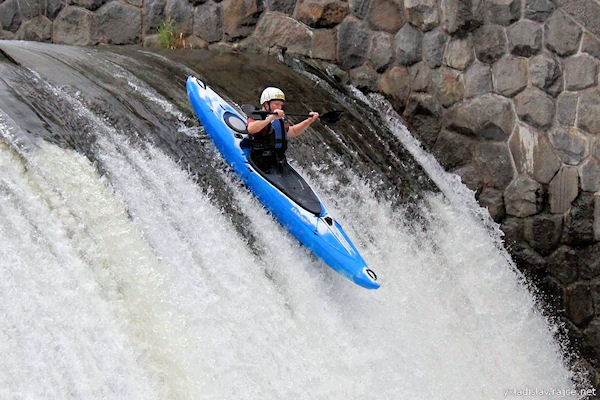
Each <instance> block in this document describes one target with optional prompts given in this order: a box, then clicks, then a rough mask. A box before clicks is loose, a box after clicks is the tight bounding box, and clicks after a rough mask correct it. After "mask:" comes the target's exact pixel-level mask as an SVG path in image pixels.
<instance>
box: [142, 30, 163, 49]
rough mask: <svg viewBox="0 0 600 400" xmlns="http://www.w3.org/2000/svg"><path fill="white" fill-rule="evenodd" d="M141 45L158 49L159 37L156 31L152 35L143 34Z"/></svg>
mask: <svg viewBox="0 0 600 400" xmlns="http://www.w3.org/2000/svg"><path fill="white" fill-rule="evenodd" d="M142 46H144V47H149V48H152V49H158V48H160V37H159V36H158V33H156V34H154V35H146V36H144V40H143V42H142Z"/></svg>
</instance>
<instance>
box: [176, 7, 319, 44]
mask: <svg viewBox="0 0 600 400" xmlns="http://www.w3.org/2000/svg"><path fill="white" fill-rule="evenodd" d="M172 1H176V0H167V9H166V10H167V15H170V14H169V13H170V11H169V10H170V8H169V5H170V3H171V2H172ZM177 1H179V0H177ZM181 1H187V0H181ZM188 4H189V3H188ZM221 7H222V10H223V34H224V36H225V39H226V40H227V41H230V42H235V41H238V40H241V39H243V38H246V37H248V36H250V35H251V34H252V33H255V34H256V30H255V28H256V29H258V26H257V23H258V19H259V16H260V15H261V13H262V11H263V2H262V1H258V0H223V2H222V3H221ZM181 9H182V10H183V9H185V8H184V7H182V8H181ZM275 14H276V13H273V12H270V13H268V14H265V19H269V20H270V21H265V23H264V24H262V27H263V28H266V27H270V28H271V30H274V31H279V30H280V29H277V28H274V27H273V26H272V21H273V20H280V21H285V24H286V25H285V26H287V27H290V28H293V29H294V32H289V33H288V32H285V31H281V33H282V34H284V35H285V36H286V37H287V38H288V39H281V41H286V40H289V36H293V35H296V34H297V33H298V32H299V31H304V30H308V27H306V25H304V24H301V25H302V27H299V26H297V25H295V24H292V23H291V22H290V21H288V20H284V19H283V18H289V17H288V16H286V15H281V14H279V16H280V18H277V17H273V15H275ZM186 15H189V14H186ZM186 21H187V20H186ZM296 24H300V23H299V22H298V21H296ZM255 36H256V35H255ZM301 36H302V35H301ZM259 39H260V38H259ZM269 41H271V42H273V41H276V40H275V39H274V37H273V36H271V37H270V39H269V40H259V42H263V43H264V42H269ZM284 47H285V46H284ZM293 48H294V51H292V52H291V53H295V54H302V55H308V52H309V51H310V38H308V39H307V38H305V37H302V43H298V44H297V45H295V46H293ZM289 50H290V48H288V51H289Z"/></svg>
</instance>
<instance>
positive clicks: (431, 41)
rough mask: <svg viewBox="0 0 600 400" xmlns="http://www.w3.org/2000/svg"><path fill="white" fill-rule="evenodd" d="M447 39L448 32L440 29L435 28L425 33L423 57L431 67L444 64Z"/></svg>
mask: <svg viewBox="0 0 600 400" xmlns="http://www.w3.org/2000/svg"><path fill="white" fill-rule="evenodd" d="M447 40H448V38H447V36H446V34H444V33H443V32H442V31H440V30H438V29H434V30H432V31H429V32H427V33H425V34H424V35H423V59H424V60H425V61H426V62H427V64H428V65H429V66H430V67H431V68H437V67H439V66H440V65H442V58H443V56H444V48H445V47H446V41H447Z"/></svg>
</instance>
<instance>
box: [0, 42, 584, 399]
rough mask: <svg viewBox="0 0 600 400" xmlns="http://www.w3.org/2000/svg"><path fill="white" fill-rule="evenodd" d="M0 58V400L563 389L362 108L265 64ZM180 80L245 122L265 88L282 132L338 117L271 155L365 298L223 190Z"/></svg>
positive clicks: (499, 254) (45, 54)
mask: <svg viewBox="0 0 600 400" xmlns="http://www.w3.org/2000/svg"><path fill="white" fill-rule="evenodd" d="M0 49H2V51H3V52H4V55H3V56H0V71H1V73H0V138H1V139H0V171H1V173H0V243H1V245H0V271H1V273H2V276H3V279H2V280H0V311H1V313H2V319H0V348H1V350H2V354H3V357H2V360H1V361H0V397H1V398H25V399H33V398H90V399H91V398H115V399H122V398H132V399H133V398H136V399H142V398H143V399H153V398H156V399H165V398H173V399H183V398H193V399H284V398H288V399H342V398H346V399H399V398H406V399H483V398H485V399H502V398H507V397H510V396H512V395H517V393H519V392H518V391H519V390H525V389H529V390H548V391H550V390H573V389H575V388H576V383H575V382H576V381H577V379H578V378H579V377H578V375H577V373H575V372H573V371H571V370H569V368H567V367H566V366H565V365H566V360H567V359H568V358H569V356H570V355H569V354H565V353H564V352H563V351H562V350H561V346H560V344H559V343H558V342H557V341H556V340H555V339H554V337H553V333H554V331H555V327H554V326H553V325H551V324H550V323H548V322H547V321H546V319H545V318H544V317H543V316H542V315H541V313H540V312H539V308H538V306H537V305H536V303H535V298H534V296H533V295H532V294H531V293H530V292H529V290H528V289H527V287H526V286H525V285H524V284H523V283H522V280H521V277H520V276H519V274H518V273H517V272H515V271H514V268H513V267H512V264H511V262H510V260H509V259H508V258H507V255H506V252H505V251H504V250H503V249H502V247H501V245H500V242H499V240H498V237H497V232H496V231H495V228H494V226H493V224H490V223H489V222H486V220H485V218H482V217H481V211H480V210H479V209H478V208H477V206H476V204H475V203H474V200H473V199H472V195H471V194H470V193H468V191H465V189H464V188H463V187H462V186H461V185H460V183H459V182H457V181H455V180H453V179H452V178H451V177H449V176H448V175H446V174H445V173H444V172H443V171H441V169H439V168H438V166H437V164H436V163H435V161H434V160H433V159H432V158H431V157H430V156H428V155H427V154H425V153H423V152H422V150H419V148H418V146H416V145H415V143H414V142H413V141H411V137H410V134H409V133H408V132H407V131H406V130H405V128H404V127H403V126H402V125H401V124H400V122H399V121H398V120H397V119H396V118H394V117H393V115H392V114H391V111H390V112H383V113H382V115H379V114H380V111H382V110H384V109H385V107H386V105H385V101H383V100H382V99H381V98H373V97H372V98H363V97H361V95H360V94H358V93H355V97H353V95H352V91H351V90H349V89H348V90H345V89H344V88H339V87H338V88H336V87H335V85H334V84H333V82H329V83H328V81H327V77H318V76H314V75H310V74H309V73H308V72H298V71H294V70H292V69H290V68H288V67H286V66H284V65H280V64H276V63H274V62H270V61H268V60H265V59H264V58H252V57H248V56H234V55H222V56H216V55H211V54H210V53H205V52H187V53H152V52H148V51H147V50H143V49H138V48H103V49H85V48H73V47H65V46H56V45H46V44H34V43H25V42H0ZM189 74H198V75H199V76H201V77H202V78H203V79H205V80H206V81H207V82H208V83H209V84H210V85H212V86H214V87H215V89H216V90H220V91H221V93H222V94H224V95H226V96H229V97H230V98H232V99H234V100H235V101H237V102H238V103H240V104H241V103H249V102H255V101H256V97H257V95H258V93H259V92H260V89H261V88H262V87H263V86H265V85H267V84H271V83H276V84H278V85H279V86H281V87H283V88H284V89H286V92H287V93H288V98H289V99H290V101H289V102H288V105H287V107H289V111H290V112H294V111H302V112H304V111H307V109H308V108H313V109H318V110H326V109H332V108H340V107H341V108H343V109H345V110H346V117H345V119H344V120H343V121H342V123H341V125H340V126H338V127H335V128H334V129H331V128H327V127H323V126H320V125H319V126H317V125H314V126H313V128H311V130H310V131H309V132H308V133H307V134H305V135H304V136H302V137H301V138H299V139H298V140H297V141H296V142H293V143H292V144H291V149H290V158H291V159H292V162H293V163H294V165H296V166H297V167H298V169H299V170H300V171H301V172H302V174H303V175H304V176H305V177H306V178H307V180H308V181H309V183H310V184H311V185H312V186H313V188H314V189H315V191H316V192H317V193H318V194H320V196H321V197H322V198H323V200H324V202H325V203H326V205H327V206H328V207H329V208H330V209H331V211H332V213H334V215H336V216H337V217H338V218H339V220H340V222H341V223H342V225H343V226H344V227H345V228H346V230H347V231H348V233H349V235H350V236H351V238H352V239H353V241H354V242H355V243H356V244H357V247H359V248H360V249H361V251H362V253H363V256H364V258H365V259H366V261H367V262H368V263H369V265H370V266H371V267H372V268H373V269H374V270H376V271H377V272H378V274H379V276H380V280H381V282H382V283H383V285H382V287H381V288H380V289H379V290H378V291H376V292H373V291H367V290H364V289H361V288H360V287H357V286H355V285H353V284H352V283H351V282H349V281H347V280H345V279H343V278H342V277H340V276H339V275H337V274H336V273H335V272H333V271H332V270H330V269H329V268H328V267H327V266H325V265H324V264H323V263H322V262H320V261H319V260H318V259H316V258H315V257H314V256H312V255H311V254H310V253H309V252H308V251H307V250H306V249H304V248H303V247H302V246H301V245H299V243H298V242H297V241H295V240H294V239H293V238H292V237H291V236H290V235H289V234H288V233H287V232H286V231H285V230H284V229H283V228H282V227H281V226H280V225H278V224H277V223H276V222H275V221H274V220H273V219H272V218H271V216H270V215H269V214H268V213H267V212H266V211H265V210H264V209H263V208H262V207H261V205H260V204H259V203H258V202H257V201H256V199H255V198H254V197H253V196H252V195H251V194H250V193H249V192H248V191H247V189H246V188H245V187H244V186H243V185H241V184H240V181H239V180H237V178H236V177H235V176H234V175H233V174H232V173H231V172H230V170H229V169H228V168H227V166H226V165H225V164H224V163H223V162H222V160H221V158H220V156H219V154H218V152H217V151H216V150H215V148H214V147H213V146H212V144H211V143H210V141H209V140H208V139H207V137H206V134H205V133H204V132H203V131H202V128H201V127H200V126H199V125H198V123H197V122H196V120H195V119H194V117H193V114H192V113H191V109H190V106H189V104H188V102H187V98H186V93H185V89H184V87H185V86H184V85H185V78H186V77H187V75H189ZM330 83H331V85H330ZM344 90H345V91H344ZM371 108H372V109H371ZM469 196H471V197H469Z"/></svg>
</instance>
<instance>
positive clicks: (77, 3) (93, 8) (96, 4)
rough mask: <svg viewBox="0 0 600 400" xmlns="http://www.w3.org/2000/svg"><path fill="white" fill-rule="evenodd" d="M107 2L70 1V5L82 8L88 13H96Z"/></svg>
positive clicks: (95, 0)
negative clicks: (88, 11)
mask: <svg viewBox="0 0 600 400" xmlns="http://www.w3.org/2000/svg"><path fill="white" fill-rule="evenodd" d="M106 1H107V0H70V1H69V3H70V5H73V6H79V7H83V8H85V9H88V10H90V11H96V10H97V9H98V8H100V7H102V6H103V5H104V3H106Z"/></svg>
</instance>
